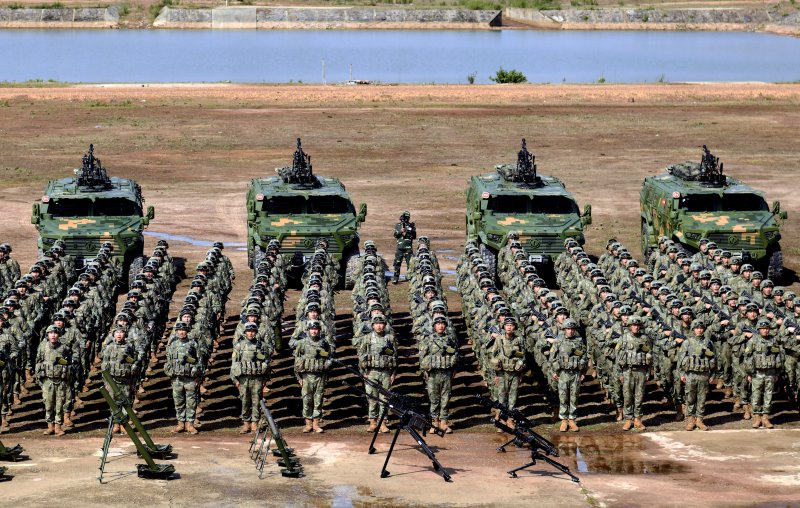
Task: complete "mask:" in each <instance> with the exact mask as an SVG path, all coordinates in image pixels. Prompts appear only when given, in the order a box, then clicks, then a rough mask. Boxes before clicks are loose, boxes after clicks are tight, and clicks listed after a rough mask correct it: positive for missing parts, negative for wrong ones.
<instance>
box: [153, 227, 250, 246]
mask: <svg viewBox="0 0 800 508" xmlns="http://www.w3.org/2000/svg"><path fill="white" fill-rule="evenodd" d="M144 234H145V235H146V236H152V237H154V238H158V239H159V240H169V241H173V242H182V243H188V244H189V245H194V246H196V247H211V246H212V245H214V242H215V241H217V240H200V239H198V238H192V237H191V236H183V235H171V234H169V233H161V232H159V231H145V232H144ZM224 243H225V247H247V244H246V243H242V242H224Z"/></svg>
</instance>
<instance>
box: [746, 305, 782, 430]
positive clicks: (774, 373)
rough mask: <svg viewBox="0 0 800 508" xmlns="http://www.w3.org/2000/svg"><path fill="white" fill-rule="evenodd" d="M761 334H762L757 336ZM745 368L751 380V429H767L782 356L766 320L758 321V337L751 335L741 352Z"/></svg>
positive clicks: (769, 425) (770, 424)
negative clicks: (743, 353)
mask: <svg viewBox="0 0 800 508" xmlns="http://www.w3.org/2000/svg"><path fill="white" fill-rule="evenodd" d="M762 331H765V334H762V333H761V332H762ZM745 357H746V360H745V365H746V370H747V373H748V374H749V376H750V378H751V379H752V387H753V388H752V390H753V392H752V397H751V399H750V400H751V402H750V404H751V405H752V408H753V428H758V427H760V426H762V425H763V426H764V428H768V429H771V428H772V427H773V425H772V423H771V422H770V421H769V414H770V411H771V410H772V395H773V393H774V390H775V384H776V382H777V381H778V375H779V373H780V369H781V366H782V365H783V353H781V349H780V347H779V345H778V344H777V343H776V342H775V340H774V338H773V337H772V335H771V334H770V322H769V320H767V319H760V320H759V321H758V334H757V335H754V336H753V338H752V339H751V341H750V343H749V344H748V346H747V348H746V349H745Z"/></svg>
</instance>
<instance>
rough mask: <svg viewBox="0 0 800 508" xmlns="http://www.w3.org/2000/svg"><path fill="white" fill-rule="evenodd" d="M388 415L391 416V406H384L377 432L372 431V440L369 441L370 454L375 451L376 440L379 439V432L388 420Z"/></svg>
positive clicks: (376, 428)
mask: <svg viewBox="0 0 800 508" xmlns="http://www.w3.org/2000/svg"><path fill="white" fill-rule="evenodd" d="M387 416H389V406H384V408H383V411H382V412H381V418H380V420H378V425H377V426H376V427H375V432H373V433H372V441H370V443H369V454H370V455H372V454H373V453H375V440H377V439H378V432H380V428H381V425H382V424H383V422H384V421H385V420H386V417H387Z"/></svg>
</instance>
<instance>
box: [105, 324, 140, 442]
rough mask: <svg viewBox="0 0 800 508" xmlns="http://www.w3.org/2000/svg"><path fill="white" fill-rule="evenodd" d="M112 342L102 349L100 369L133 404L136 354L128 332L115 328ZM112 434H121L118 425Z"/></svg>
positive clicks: (136, 374)
mask: <svg viewBox="0 0 800 508" xmlns="http://www.w3.org/2000/svg"><path fill="white" fill-rule="evenodd" d="M113 335H114V342H112V343H110V344H108V345H107V346H106V347H105V348H104V349H103V362H102V364H101V368H102V369H103V370H104V371H107V372H108V373H109V374H111V378H112V379H113V380H114V382H115V383H117V385H119V388H120V390H122V393H124V394H125V396H126V397H127V398H128V401H130V403H131V404H133V400H134V399H133V385H134V383H135V382H136V379H137V376H138V374H139V368H140V366H139V364H138V363H137V359H138V356H139V355H138V354H137V352H136V348H135V347H134V346H133V344H131V343H129V342H128V331H127V330H126V329H125V328H123V327H122V326H117V327H116V328H114V331H113ZM112 430H113V432H116V433H117V434H121V433H122V429H121V428H120V425H119V423H114V428H113V429H112Z"/></svg>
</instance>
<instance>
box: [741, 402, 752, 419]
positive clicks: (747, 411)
mask: <svg viewBox="0 0 800 508" xmlns="http://www.w3.org/2000/svg"><path fill="white" fill-rule="evenodd" d="M750 411H751V410H750V404H745V405H744V417H743V418H744V419H745V420H749V419H750V418H751V417H752V416H753V413H751V412H750Z"/></svg>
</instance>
